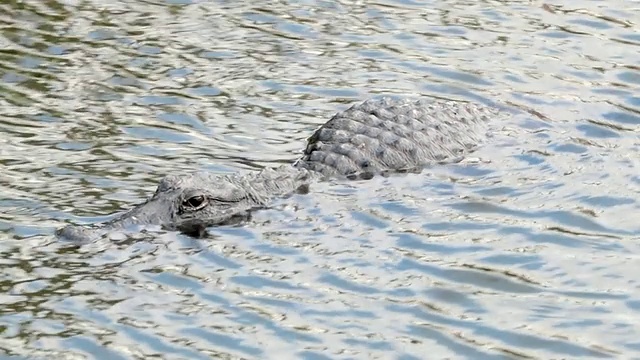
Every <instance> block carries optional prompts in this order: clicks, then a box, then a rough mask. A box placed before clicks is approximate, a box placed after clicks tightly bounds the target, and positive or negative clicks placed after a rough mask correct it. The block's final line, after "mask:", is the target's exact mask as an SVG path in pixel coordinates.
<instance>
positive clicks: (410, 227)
mask: <svg viewBox="0 0 640 360" xmlns="http://www.w3.org/2000/svg"><path fill="white" fill-rule="evenodd" d="M638 23H640V10H638V9H636V8H634V7H633V6H632V3H631V2H629V1H621V0H620V1H589V2H587V1H565V2H559V3H557V4H556V3H547V4H541V3H529V2H518V1H493V2H488V1H482V2H481V1H476V2H473V1H454V0H451V1H439V2H438V1H418V2H416V1H414V2H410V1H381V2H372V1H360V2H329V1H304V2H291V3H288V2H278V3H273V2H226V1H133V0H121V1H109V2H100V1H91V0H89V1H74V0H66V1H36V0H27V1H20V2H18V1H3V2H0V92H1V94H2V96H1V98H0V102H1V104H2V113H1V115H0V130H1V135H0V163H1V164H2V171H1V174H0V194H1V195H0V206H1V207H2V211H1V212H0V231H1V233H0V234H2V235H1V237H2V241H0V269H1V270H0V276H1V278H2V280H1V282H0V288H1V289H2V293H1V294H0V301H1V302H2V305H3V306H2V311H1V313H0V354H2V355H7V356H11V355H15V356H18V357H30V358H100V359H102V358H104V359H106V358H109V359H129V358H145V359H148V358H153V357H158V358H183V359H184V358H188V359H210V358H216V357H220V358H255V359H263V358H281V357H283V356H286V357H291V356H294V357H297V358H305V359H329V358H331V359H334V358H362V359H369V358H394V359H423V358H425V356H427V355H426V354H428V356H429V358H474V359H477V358H578V357H593V358H617V357H625V358H626V357H637V356H638V353H639V352H640V342H639V341H638V337H637V331H636V324H637V323H638V322H639V321H640V290H639V289H638V284H637V280H636V279H637V276H635V269H636V268H637V267H638V263H637V261H638V256H637V254H640V245H638V244H639V241H638V240H640V227H638V225H637V221H635V220H636V216H635V214H637V213H638V210H639V208H640V207H639V205H638V198H640V176H639V175H638V171H637V169H638V168H639V166H640V161H639V160H638V159H639V158H638V155H637V154H638V153H639V150H640V149H639V148H640V141H639V138H638V131H639V129H640V97H639V96H638V93H640V92H639V91H638V90H639V85H640V68H639V67H638V60H639V57H638V51H639V49H640V48H639V46H640V36H639V35H638V34H637V32H636V28H637V24H638ZM379 95H410V96H411V95H427V96H434V97H443V98H452V99H466V100H473V101H479V102H485V103H494V102H497V103H502V104H509V105H510V106H513V107H516V108H519V109H522V110H524V111H523V113H522V114H519V115H516V116H514V117H513V118H512V119H510V121H508V122H506V123H504V124H501V131H500V132H499V133H497V134H496V138H495V141H494V142H492V143H490V144H488V145H487V146H485V147H483V148H482V149H481V150H480V151H478V152H477V153H475V154H474V155H473V156H472V157H471V158H470V159H468V161H465V162H464V163H462V164H456V165H447V166H441V167H437V168H433V169H428V170H427V171H425V172H424V173H422V174H419V175H415V174H414V175H406V176H398V177H391V178H377V179H374V180H372V181H361V182H349V183H346V184H345V183H341V182H333V183H323V184H317V185H316V186H314V187H313V188H312V191H311V193H310V194H308V195H295V196H292V197H290V198H287V199H280V200H278V201H276V203H275V204H273V205H274V206H273V208H271V209H269V210H266V211H261V212H258V213H256V214H255V215H254V218H253V219H252V220H251V221H250V222H249V223H248V224H246V225H245V226H239V227H220V228H214V229H211V235H210V236H209V237H208V238H206V239H193V238H189V237H186V236H183V235H179V234H175V233H165V232H161V231H150V232H146V233H140V234H136V235H135V236H134V237H133V238H132V239H129V241H124V242H119V243H109V242H106V241H99V242H96V243H92V244H88V245H86V246H75V245H74V244H71V243H65V242H60V241H59V240H58V239H56V238H55V237H54V236H53V231H54V230H55V229H56V228H59V227H61V226H63V225H64V223H66V222H75V223H84V222H95V221H101V220H104V219H105V218H107V217H108V215H109V214H111V213H113V212H116V211H120V210H123V209H126V208H127V207H128V206H130V205H132V204H134V203H137V202H139V201H142V200H143V199H145V198H146V197H147V196H148V195H149V194H150V193H151V192H152V191H153V190H154V188H155V185H156V184H157V181H158V180H159V179H160V178H161V177H162V176H164V175H165V174H168V173H177V172H182V171H192V170H195V169H197V170H202V169H206V170H209V171H214V172H219V173H224V172H236V171H255V169H257V168H260V167H263V166H275V165H277V164H280V163H287V162H290V161H291V160H293V159H295V158H296V157H297V155H298V153H299V152H300V150H301V149H302V147H303V145H304V140H305V139H306V137H307V136H309V134H310V133H311V132H312V131H313V130H314V129H315V128H316V127H317V126H318V125H320V124H321V123H323V122H324V121H326V120H327V119H328V118H329V117H330V116H331V115H332V114H333V113H334V112H335V111H338V110H340V109H343V108H345V107H346V106H347V105H348V104H350V103H352V102H355V101H359V100H362V99H365V98H368V97H372V96H379Z"/></svg>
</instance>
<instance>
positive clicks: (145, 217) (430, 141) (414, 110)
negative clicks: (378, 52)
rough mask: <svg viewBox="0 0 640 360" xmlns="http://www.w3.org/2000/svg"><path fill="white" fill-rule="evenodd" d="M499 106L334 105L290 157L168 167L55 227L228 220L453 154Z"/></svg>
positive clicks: (478, 137)
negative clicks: (325, 183)
mask: <svg viewBox="0 0 640 360" xmlns="http://www.w3.org/2000/svg"><path fill="white" fill-rule="evenodd" d="M498 114H499V112H498V110H497V109H495V108H491V107H487V106H484V105H478V104H471V103H462V102H453V101H446V102H445V101H427V100H417V101H416V100H409V99H400V100H397V99H390V98H382V99H376V100H367V101H365V102H362V103H359V104H356V105H353V106H352V107H350V108H349V109H347V110H344V111H341V112H338V113H337V114H335V115H334V116H333V117H332V118H331V120H329V121H328V122H327V123H325V124H324V125H322V126H321V127H320V128H319V129H318V130H316V131H315V132H314V133H313V135H312V136H311V137H310V138H309V140H308V143H307V146H306V149H305V151H304V154H303V156H302V157H301V158H300V159H298V160H297V161H296V162H295V163H293V164H292V165H288V166H281V167H278V168H274V169H264V170H262V171H259V172H254V173H247V174H243V175H240V174H237V175H216V174H212V173H203V172H197V173H193V174H181V175H169V176H167V177H165V178H164V179H162V180H161V181H160V184H159V185H158V188H157V190H156V192H155V193H154V194H153V196H152V197H151V198H149V199H148V200H147V201H145V202H144V203H142V204H140V205H138V206H136V207H134V208H133V209H131V210H129V211H128V212H125V213H123V214H122V215H120V216H119V217H117V218H115V219H113V220H111V221H109V222H107V223H105V224H102V225H97V226H92V227H84V226H73V225H70V226H67V227H65V228H63V229H61V230H60V231H59V235H60V236H63V237H66V238H69V239H74V240H91V239H95V238H97V237H99V236H101V235H103V234H105V233H108V232H110V231H114V230H118V229H123V228H125V227H127V226H130V225H145V224H149V225H160V226H162V227H163V228H165V229H169V230H178V231H182V232H185V233H188V234H192V235H202V234H203V233H204V232H205V230H206V228H207V227H209V226H214V225H220V224H227V223H232V222H236V221H237V220H239V219H243V218H246V216H247V215H248V214H249V213H250V212H251V211H252V210H254V209H256V208H261V207H264V206H267V205H268V204H269V201H270V200H271V199H272V198H274V197H277V196H284V195H287V194H290V193H294V192H296V191H299V190H301V189H304V188H305V187H306V186H307V185H309V184H310V183H311V182H312V181H317V180H321V179H325V178H331V177H341V176H344V177H348V178H351V177H360V178H368V177H371V176H374V175H376V174H379V173H382V172H387V171H410V170H414V169H420V168H423V167H425V166H428V165H430V164H434V163H442V162H453V161H458V160H460V159H462V157H463V156H464V155H466V154H467V153H469V152H470V151H473V150H474V149H475V148H476V147H477V146H479V145H480V144H481V143H482V141H483V140H484V139H485V138H486V137H487V135H488V134H487V124H488V122H489V120H491V119H492V118H494V117H496V116H497V115H498Z"/></svg>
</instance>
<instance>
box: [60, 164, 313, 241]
mask: <svg viewBox="0 0 640 360" xmlns="http://www.w3.org/2000/svg"><path fill="white" fill-rule="evenodd" d="M285 168H288V169H286V170H285ZM292 172H293V173H294V176H291V175H292ZM307 175H308V172H307V171H305V170H302V169H294V168H293V167H291V166H289V167H282V168H279V169H277V170H276V169H265V170H262V171H260V172H257V173H251V174H247V175H244V176H241V175H216V174H211V173H204V172H197V173H193V174H185V175H169V176H166V177H165V178H163V179H162V180H161V181H160V183H159V185H158V187H157V189H156V192H155V193H154V194H153V196H151V197H150V198H149V199H148V200H147V201H145V202H144V203H142V204H139V205H137V206H135V207H134V208H132V209H131V210H129V211H127V212H125V213H123V214H122V215H120V216H118V217H116V218H115V219H113V220H111V221H109V222H107V223H104V224H101V225H96V226H75V225H69V226H67V227H64V228H63V229H61V230H59V231H58V233H57V234H58V236H61V237H63V238H67V239H70V240H85V241H87V240H95V239H97V238H99V237H101V236H103V235H104V234H106V233H109V232H113V231H118V230H125V229H126V228H127V227H131V226H144V225H159V226H160V227H162V228H164V229H166V230H176V231H180V232H183V233H186V234H188V235H192V236H198V237H199V236H202V235H203V234H204V233H205V232H206V228H207V227H210V226H214V225H223V224H231V223H237V222H238V221H240V220H244V219H247V218H248V216H249V214H250V212H251V211H252V210H254V209H257V208H261V207H264V206H265V205H266V204H267V201H268V200H269V199H270V198H271V197H273V196H277V195H282V194H284V193H287V192H293V191H295V190H296V188H297V187H299V186H301V185H302V184H303V183H304V182H305V180H307V179H308V178H309V177H308V176H307Z"/></svg>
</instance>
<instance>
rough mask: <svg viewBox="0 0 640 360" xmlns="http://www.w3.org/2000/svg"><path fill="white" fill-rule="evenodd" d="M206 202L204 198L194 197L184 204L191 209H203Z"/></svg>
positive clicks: (200, 196)
mask: <svg viewBox="0 0 640 360" xmlns="http://www.w3.org/2000/svg"><path fill="white" fill-rule="evenodd" d="M204 201H205V198H204V196H202V195H197V196H192V197H190V198H188V199H187V200H185V201H184V202H183V203H182V204H183V205H184V206H187V207H190V208H194V209H198V208H200V207H202V205H204Z"/></svg>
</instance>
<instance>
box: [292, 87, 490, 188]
mask: <svg viewBox="0 0 640 360" xmlns="http://www.w3.org/2000/svg"><path fill="white" fill-rule="evenodd" d="M498 114H499V111H498V110H497V109H495V108H491V107H487V106H484V105H479V104H472V103H463V102H454V101H428V100H409V99H402V100H396V99H391V98H382V99H372V100H367V101H365V102H362V103H359V104H356V105H354V106H352V107H351V108H349V109H347V110H345V111H341V112H339V113H337V114H336V115H335V116H333V118H331V120H329V121H328V122H327V123H325V124H324V125H322V126H321V127H320V128H319V129H318V130H316V131H315V132H314V134H313V135H312V136H311V137H310V138H309V139H308V143H307V147H306V149H305V151H304V155H303V156H302V158H300V159H299V160H298V161H297V162H296V163H295V164H294V166H296V167H298V168H304V169H308V170H313V171H317V172H319V173H321V174H323V175H325V176H336V175H347V176H348V175H360V176H363V175H367V174H369V175H373V174H376V173H380V172H383V171H388V170H391V171H393V170H395V171H401V170H411V169H416V168H422V167H424V166H427V165H429V164H433V163H442V162H452V161H459V160H460V159H461V158H462V157H463V156H464V155H466V154H467V153H469V152H470V151H472V150H474V149H475V148H476V147H477V146H478V145H480V144H481V143H482V142H483V140H484V139H485V138H486V137H487V126H486V125H487V122H488V121H487V120H489V119H490V118H492V117H495V116H497V115H498Z"/></svg>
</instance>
